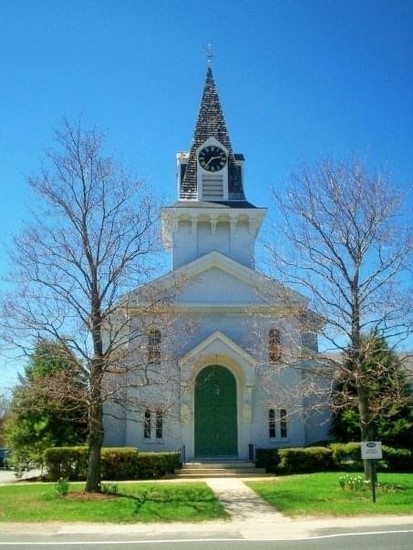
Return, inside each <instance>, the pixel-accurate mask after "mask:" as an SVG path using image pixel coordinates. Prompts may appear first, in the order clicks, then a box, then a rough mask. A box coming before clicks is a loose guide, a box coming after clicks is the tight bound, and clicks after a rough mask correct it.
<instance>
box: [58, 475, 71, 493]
mask: <svg viewBox="0 0 413 550" xmlns="http://www.w3.org/2000/svg"><path fill="white" fill-rule="evenodd" d="M69 487H70V483H69V480H68V479H67V477H61V478H60V479H59V481H58V482H57V483H56V493H57V494H58V495H59V497H64V496H66V495H67V493H68V492H69Z"/></svg>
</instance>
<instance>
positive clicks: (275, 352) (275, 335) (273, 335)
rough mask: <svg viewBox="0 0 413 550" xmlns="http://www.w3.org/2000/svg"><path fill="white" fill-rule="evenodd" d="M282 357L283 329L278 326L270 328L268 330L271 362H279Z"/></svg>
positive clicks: (269, 359)
mask: <svg viewBox="0 0 413 550" xmlns="http://www.w3.org/2000/svg"><path fill="white" fill-rule="evenodd" d="M281 358H282V343H281V331H280V330H279V329H278V328H270V330H269V331H268V361H269V363H271V364H274V363H279V362H280V361H281Z"/></svg>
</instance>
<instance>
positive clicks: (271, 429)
mask: <svg viewBox="0 0 413 550" xmlns="http://www.w3.org/2000/svg"><path fill="white" fill-rule="evenodd" d="M276 434H277V432H276V429H275V409H269V411H268V435H269V436H270V437H271V438H273V437H276Z"/></svg>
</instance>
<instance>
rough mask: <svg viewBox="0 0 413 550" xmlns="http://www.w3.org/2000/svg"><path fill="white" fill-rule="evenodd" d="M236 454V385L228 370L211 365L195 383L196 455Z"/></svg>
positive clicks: (201, 373) (202, 371) (200, 374)
mask: <svg viewBox="0 0 413 550" xmlns="http://www.w3.org/2000/svg"><path fill="white" fill-rule="evenodd" d="M237 455H238V438H237V383H236V380H235V377H234V375H233V374H232V373H231V372H230V371H229V370H228V369H226V368H225V367H222V366H220V365H210V366H209V367H206V368H204V369H203V370H201V372H200V373H199V374H198V376H197V377H196V380H195V456H198V457H212V456H217V457H218V456H237Z"/></svg>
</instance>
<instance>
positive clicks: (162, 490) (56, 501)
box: [0, 482, 229, 523]
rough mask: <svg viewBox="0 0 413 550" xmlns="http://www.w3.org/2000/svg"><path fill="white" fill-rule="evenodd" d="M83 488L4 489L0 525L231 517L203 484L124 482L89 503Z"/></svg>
mask: <svg viewBox="0 0 413 550" xmlns="http://www.w3.org/2000/svg"><path fill="white" fill-rule="evenodd" d="M83 487H84V484H75V483H73V484H70V492H69V493H68V494H67V495H66V496H59V495H58V493H57V491H56V485H53V484H33V485H26V484H25V485H7V486H3V487H0V521H33V522H36V521H57V520H59V521H89V522H105V521H106V522H114V523H132V522H151V521H203V520H212V519H222V518H224V519H225V518H228V517H229V516H228V514H227V513H226V512H225V510H224V508H223V507H222V505H221V504H220V503H219V502H218V500H217V499H216V498H215V495H214V494H213V493H212V491H211V490H210V489H209V487H208V486H207V485H206V484H205V483H203V482H200V483H179V484H178V483H142V484H137V483H129V484H128V483H125V484H124V483H119V485H117V487H118V494H117V495H103V497H102V498H98V499H93V500H88V499H86V498H84V496H83V497H82V495H81V494H79V493H78V494H76V492H80V491H81V490H82V488H83Z"/></svg>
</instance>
